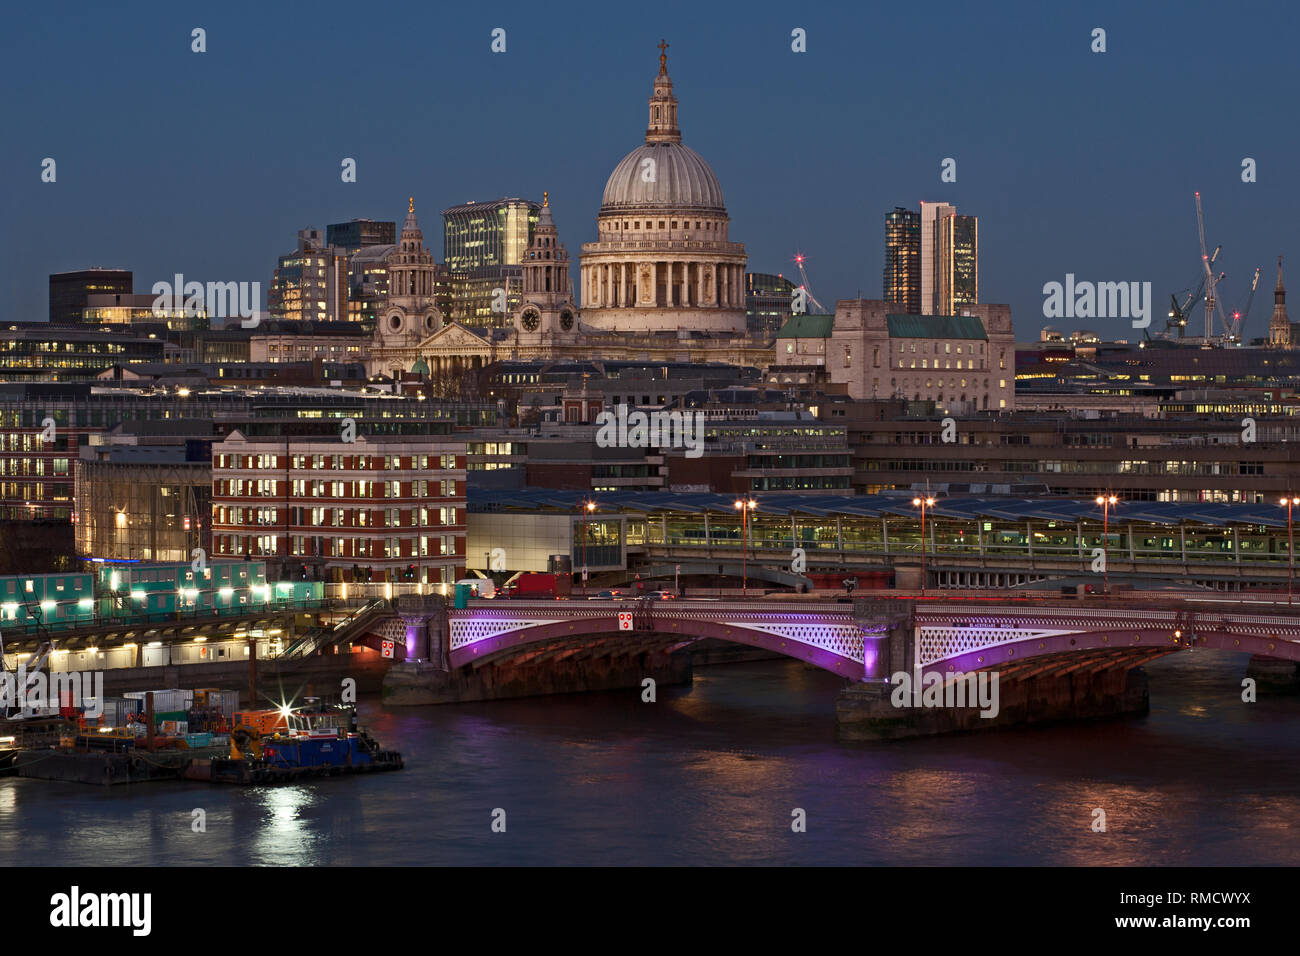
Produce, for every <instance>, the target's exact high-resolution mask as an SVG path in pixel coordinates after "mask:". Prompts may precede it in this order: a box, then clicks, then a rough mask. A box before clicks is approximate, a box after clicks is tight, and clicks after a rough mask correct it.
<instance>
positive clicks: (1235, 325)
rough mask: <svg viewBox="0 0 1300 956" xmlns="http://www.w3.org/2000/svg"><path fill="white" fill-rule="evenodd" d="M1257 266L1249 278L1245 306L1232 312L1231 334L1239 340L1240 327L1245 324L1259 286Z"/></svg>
mask: <svg viewBox="0 0 1300 956" xmlns="http://www.w3.org/2000/svg"><path fill="white" fill-rule="evenodd" d="M1259 269H1260V267H1259V266H1256V267H1255V278H1253V279H1251V280H1250V295H1249V296H1248V297H1247V299H1246V307H1245V308H1244V309H1242V310H1241V311H1240V312H1238V311H1235V310H1234V311H1233V313H1232V330H1231V333H1230V334H1231V335H1232V337H1233V338H1234V339H1237V340H1240V337H1241V327H1242V326H1243V325H1245V324H1246V316H1248V315H1250V307H1251V306H1252V305H1254V304H1255V290H1256V289H1258V288H1259Z"/></svg>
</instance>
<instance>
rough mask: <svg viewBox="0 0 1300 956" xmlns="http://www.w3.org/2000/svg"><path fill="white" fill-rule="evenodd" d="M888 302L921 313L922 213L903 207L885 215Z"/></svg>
mask: <svg viewBox="0 0 1300 956" xmlns="http://www.w3.org/2000/svg"><path fill="white" fill-rule="evenodd" d="M883 298H884V300H885V301H886V302H893V303H895V304H896V305H900V306H902V307H903V311H904V312H909V313H911V314H913V315H916V314H919V313H920V311H921V214H920V213H919V212H913V211H912V210H911V209H904V208H903V207H901V206H896V207H894V211H893V212H891V213H886V214H885V294H884V296H883Z"/></svg>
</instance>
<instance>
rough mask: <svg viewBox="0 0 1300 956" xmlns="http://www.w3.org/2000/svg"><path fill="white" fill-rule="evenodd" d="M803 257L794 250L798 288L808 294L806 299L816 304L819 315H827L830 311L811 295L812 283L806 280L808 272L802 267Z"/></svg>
mask: <svg viewBox="0 0 1300 956" xmlns="http://www.w3.org/2000/svg"><path fill="white" fill-rule="evenodd" d="M804 258H805V257H804V254H803V253H802V252H796V253H795V254H794V264H795V265H796V266H798V267H799V279H800V282H799V288H800V289H803V291H804V294H805V295H807V296H808V301H809V302H811V303H812V304H813V305H815V306H817V311H818V312H819V313H820V314H821V315H829V314H830V312H829V311H828V310H827V308H826V306H824V305H822V304H821V303H820V302H818V301H817V297H816V296H815V295H813V290H812V283H811V282H809V281H808V272H807V270H805V269H804V267H803V262H804Z"/></svg>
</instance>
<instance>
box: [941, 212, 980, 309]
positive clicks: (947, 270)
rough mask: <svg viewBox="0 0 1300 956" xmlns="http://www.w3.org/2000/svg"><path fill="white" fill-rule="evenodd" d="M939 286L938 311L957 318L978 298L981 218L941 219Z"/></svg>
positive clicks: (951, 217) (958, 217)
mask: <svg viewBox="0 0 1300 956" xmlns="http://www.w3.org/2000/svg"><path fill="white" fill-rule="evenodd" d="M938 226H939V230H938V231H939V254H938V269H937V276H936V278H937V285H938V296H939V311H940V313H941V314H943V315H957V314H958V312H959V311H960V310H961V308H962V307H963V306H968V305H976V304H978V302H979V300H980V296H979V292H980V290H979V219H978V218H976V217H975V216H946V217H944V218H942V219H940V220H939V223H938Z"/></svg>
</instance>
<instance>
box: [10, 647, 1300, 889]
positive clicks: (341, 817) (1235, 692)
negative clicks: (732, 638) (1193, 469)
mask: <svg viewBox="0 0 1300 956" xmlns="http://www.w3.org/2000/svg"><path fill="white" fill-rule="evenodd" d="M1244 666H1245V659H1244V658H1241V657H1235V656H1232V655H1214V654H1204V653H1193V654H1184V655H1175V656H1174V657H1171V658H1166V659H1164V660H1162V661H1160V662H1157V663H1156V664H1154V665H1152V666H1151V667H1150V668H1149V673H1150V675H1151V680H1152V690H1151V700H1152V713H1151V715H1150V716H1149V717H1147V718H1145V719H1141V720H1129V721H1118V722H1115V721H1111V722H1100V723H1095V724H1082V725H1067V726H1057V727H1047V728H1037V729H1026V730H1018V731H1009V732H1000V733H993V734H987V733H986V734H968V735H964V736H959V737H945V738H930V739H918V740H909V741H898V742H890V743H879V744H856V745H846V744H837V743H836V742H835V741H834V720H833V704H834V698H835V694H836V692H837V690H838V689H839V687H840V686H841V682H840V681H839V679H837V678H835V677H834V676H832V675H829V674H825V673H823V672H821V671H817V670H814V669H811V668H808V667H806V666H804V665H801V664H798V663H794V662H768V663H757V664H743V665H732V666H726V667H715V668H707V669H701V670H699V671H698V672H697V675H696V680H695V683H694V684H693V685H692V686H686V687H665V686H661V687H659V689H658V700H657V702H656V703H653V704H648V703H643V702H642V701H641V698H640V690H639V688H636V689H629V690H627V691H620V692H611V693H606V694H592V695H575V696H561V697H551V698H543V699H531V700H516V701H500V702H495V703H482V704H468V705H462V706H457V707H429V708H420V709H407V710H394V711H390V712H384V711H382V710H381V709H380V708H379V707H378V705H377V702H374V701H370V702H367V703H365V704H363V708H362V710H363V722H365V723H367V724H368V725H369V726H371V727H372V728H373V729H374V730H375V732H376V733H377V734H378V735H379V736H380V738H381V739H382V740H384V742H385V743H386V744H387V745H389V746H392V747H395V748H397V749H400V750H402V751H403V752H404V754H405V755H406V758H407V769H406V770H405V771H402V772H401V773H395V774H379V775H375V776H370V777H347V778H333V779H329V780H324V781H320V782H315V783H310V784H301V785H295V786H290V787H261V788H240V787H214V786H204V785H201V784H189V783H179V782H178V783H167V784H151V785H137V786H131V787H111V788H92V787H82V786H76V785H71V784H52V783H44V782H38V781H26V780H15V779H13V778H4V779H0V864H5V865H20V864H30V863H41V864H45V865H51V864H53V865H57V864H96V863H110V864H114V863H115V864H123V865H138V864H164V865H186V864H188V865H195V864H198V865H223V864H224V865H299V866H319V865H332V864H354V865H383V864H430V863H438V864H471V863H487V864H503V865H504V864H548V863H578V864H609V863H616V864H635V863H641V864H647V863H648V864H663V863H686V864H697V863H731V862H736V863H766V864H818V863H836V864H873V865H880V864H901V865H927V864H940V865H942V864H963V865H968V864H975V863H994V864H1031V865H1044V864H1046V865H1053V864H1082V865H1112V866H1129V865H1138V864H1180V863H1203V864H1212V865H1219V864H1264V865H1294V864H1295V863H1297V862H1300V837H1297V834H1296V832H1295V831H1294V829H1293V828H1292V827H1291V826H1290V825H1289V821H1291V820H1292V819H1294V818H1295V817H1296V815H1297V813H1300V760H1297V758H1300V699H1297V698H1294V697H1291V698H1288V697H1267V698H1261V699H1260V701H1259V702H1258V703H1255V704H1243V703H1242V702H1241V699H1240V679H1241V674H1242V672H1243V670H1244ZM195 807H202V808H204V810H205V811H206V813H207V832H206V833H202V834H196V833H193V832H192V829H191V822H192V819H193V817H192V813H193V810H194V808H195ZM496 808H501V809H504V810H505V811H506V815H507V831H506V833H504V834H499V833H493V832H492V831H491V821H492V811H493V810H494V809H496ZM796 808H798V809H801V810H803V811H804V812H805V814H806V820H807V823H806V832H804V833H795V832H793V831H792V829H791V822H792V816H791V814H792V811H794V810H795V809H796ZM1097 809H1102V810H1104V811H1105V813H1106V830H1105V831H1104V832H1099V831H1098V830H1095V829H1094V828H1093V824H1094V820H1095V819H1096V817H1095V815H1094V811H1095V810H1097Z"/></svg>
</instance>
